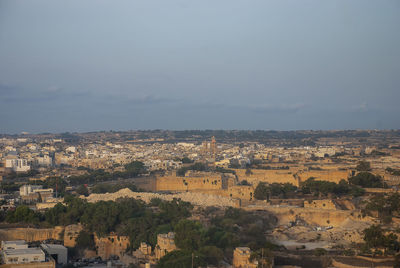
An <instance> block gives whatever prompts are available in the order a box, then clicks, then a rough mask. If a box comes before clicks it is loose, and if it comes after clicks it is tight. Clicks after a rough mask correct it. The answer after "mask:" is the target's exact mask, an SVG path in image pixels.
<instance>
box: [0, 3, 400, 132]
mask: <svg viewBox="0 0 400 268" xmlns="http://www.w3.org/2000/svg"><path fill="white" fill-rule="evenodd" d="M399 14H400V2H399V1H398V0H393V1H368V0H353V1H345V0H343V1H297V0H296V1H283V0H279V1H265V0H252V1H236V0H234V1H232V0H218V1H184V0H180V1H177V0H170V1H161V0H160V1H155V0H153V1H103V0H85V1H82V0H79V1H77V0H70V1H54V0H39V1H22V0H0V133H18V132H21V131H29V132H64V131H70V132H74V131H95V130H129V129H276V130H296V129H316V130H317V129H368V128H370V129H374V128H379V129H398V128H399V126H400V116H399V114H400V106H399V104H398V103H399V100H400V16H399Z"/></svg>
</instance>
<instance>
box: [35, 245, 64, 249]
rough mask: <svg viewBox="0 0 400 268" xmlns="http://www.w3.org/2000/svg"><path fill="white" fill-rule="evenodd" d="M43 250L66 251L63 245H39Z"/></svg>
mask: <svg viewBox="0 0 400 268" xmlns="http://www.w3.org/2000/svg"><path fill="white" fill-rule="evenodd" d="M41 246H42V248H43V249H64V250H65V249H67V248H66V247H64V246H63V245H59V244H41Z"/></svg>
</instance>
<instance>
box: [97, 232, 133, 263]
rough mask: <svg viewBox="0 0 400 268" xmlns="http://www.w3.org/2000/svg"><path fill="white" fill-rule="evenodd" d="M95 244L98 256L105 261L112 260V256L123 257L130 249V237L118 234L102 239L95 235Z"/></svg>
mask: <svg viewBox="0 0 400 268" xmlns="http://www.w3.org/2000/svg"><path fill="white" fill-rule="evenodd" d="M94 242H95V244H96V248H97V255H98V256H100V257H101V258H102V259H103V260H106V259H108V258H110V256H112V255H114V256H118V257H121V256H122V255H123V254H124V253H125V251H126V249H127V248H128V247H129V237H128V236H118V235H116V234H111V235H108V236H106V237H100V238H99V237H97V236H96V235H95V236H94Z"/></svg>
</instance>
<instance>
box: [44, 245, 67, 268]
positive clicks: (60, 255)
mask: <svg viewBox="0 0 400 268" xmlns="http://www.w3.org/2000/svg"><path fill="white" fill-rule="evenodd" d="M41 247H42V249H43V250H44V251H46V252H47V254H49V255H50V256H51V257H52V258H53V259H54V260H55V261H56V262H57V263H58V264H67V263H68V249H67V248H66V247H64V246H63V245H56V244H42V245H41Z"/></svg>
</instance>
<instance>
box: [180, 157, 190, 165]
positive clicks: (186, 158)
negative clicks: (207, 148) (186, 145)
mask: <svg viewBox="0 0 400 268" xmlns="http://www.w3.org/2000/svg"><path fill="white" fill-rule="evenodd" d="M182 163H183V164H190V163H193V160H192V159H190V158H189V157H187V156H185V157H183V158H182Z"/></svg>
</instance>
